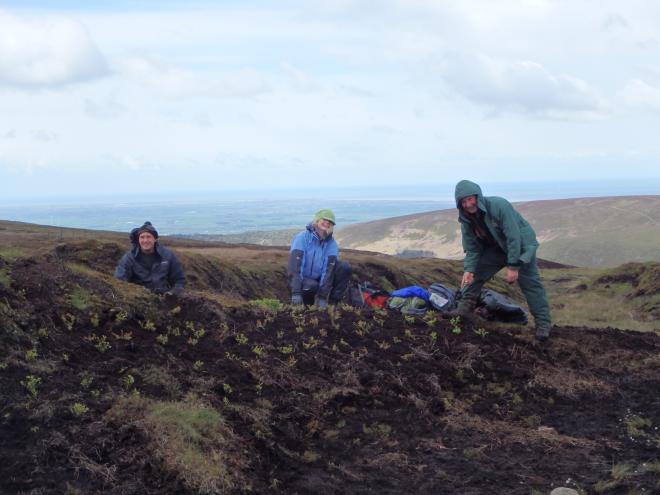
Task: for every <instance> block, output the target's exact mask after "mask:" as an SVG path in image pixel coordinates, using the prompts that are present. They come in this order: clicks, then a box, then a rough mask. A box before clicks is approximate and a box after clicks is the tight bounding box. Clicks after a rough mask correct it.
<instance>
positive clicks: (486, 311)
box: [477, 289, 528, 325]
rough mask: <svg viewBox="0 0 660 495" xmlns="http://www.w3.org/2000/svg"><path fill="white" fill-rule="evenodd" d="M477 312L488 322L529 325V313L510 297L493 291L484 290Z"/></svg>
mask: <svg viewBox="0 0 660 495" xmlns="http://www.w3.org/2000/svg"><path fill="white" fill-rule="evenodd" d="M477 305H478V308H477V311H478V312H479V314H480V315H481V316H482V317H483V318H486V319H487V320H496V321H503V322H505V323H520V324H521V325H526V324H527V320H528V317H527V312H526V311H525V310H524V309H523V308H522V307H521V306H519V305H518V304H516V303H515V302H513V301H512V300H511V299H509V298H508V297H506V296H504V295H502V294H500V293H499V292H495V291H494V290H491V289H482V291H481V295H480V297H479V302H478V304H477Z"/></svg>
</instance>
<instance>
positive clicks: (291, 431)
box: [0, 247, 660, 494]
mask: <svg viewBox="0 0 660 495" xmlns="http://www.w3.org/2000/svg"><path fill="white" fill-rule="evenodd" d="M91 249H92V251H93V250H94V248H93V247H92V248H91ZM60 254H61V253H60ZM66 256H69V255H68V254H67V255H66ZM66 256H65V255H64V254H61V257H62V258H63V259H71V258H67V257H66ZM75 256H77V258H76V260H77V261H78V262H79V261H80V256H79V255H75ZM76 266H78V264H76V265H73V266H72V265H69V264H67V262H61V263H58V262H53V260H52V259H51V260H49V259H48V258H38V259H24V260H18V261H15V262H13V263H12V264H6V265H4V266H2V267H0V268H2V269H3V270H6V271H7V273H8V274H9V275H8V276H9V277H10V278H9V279H7V280H8V283H3V284H0V355H1V356H2V358H1V361H0V390H1V391H2V398H3V400H2V406H1V407H2V415H0V438H2V439H3V442H2V446H1V447H0V492H2V493H8V494H18V493H42V494H55V493H65V492H68V493H110V494H124V493H142V494H167V493H172V494H174V493H200V492H202V493H245V492H252V493H314V494H325V493H327V494H335V493H461V494H482V493H505V492H506V493H512V494H529V493H530V492H532V491H533V490H537V491H539V492H540V493H547V492H549V491H550V490H551V489H552V488H553V487H556V486H570V487H573V488H576V489H580V490H583V491H585V492H589V493H591V492H594V491H598V492H599V493H628V492H629V491H630V490H633V489H636V490H638V491H641V490H645V491H646V492H647V493H652V492H654V491H656V490H659V489H660V485H659V484H658V470H659V469H660V464H659V460H658V450H657V447H658V444H659V442H660V435H659V434H658V425H660V359H659V358H658V356H659V355H660V352H659V351H660V337H659V336H658V335H656V334H653V333H646V334H643V333H637V332H627V331H621V330H616V329H611V328H607V329H600V330H589V329H584V328H572V327H561V328H555V329H553V335H552V338H551V340H550V341H549V342H548V343H546V344H543V345H539V344H536V343H535V342H534V341H533V339H532V337H531V333H530V331H529V330H528V329H525V328H506V327H504V326H502V325H499V326H493V325H491V324H490V323H488V322H483V323H482V324H478V325H477V327H473V326H471V325H462V324H461V323H460V322H451V321H448V320H443V319H441V318H439V317H438V316H437V315H435V314H433V313H429V314H428V315H426V316H425V317H424V318H421V317H414V318H413V317H407V318H404V317H403V316H402V315H399V314H395V313H387V312H384V311H374V310H357V309H354V308H349V307H340V308H336V309H335V310H333V311H326V310H315V309H314V308H310V309H303V308H290V307H285V308H284V309H282V310H279V311H271V310H267V309H260V308H259V307H256V306H254V305H245V306H239V307H234V308H226V307H222V306H219V305H218V304H216V303H214V302H212V301H210V300H208V299H206V298H204V297H200V296H198V295H195V294H187V295H184V296H181V297H179V298H163V297H160V296H155V295H152V294H149V293H147V292H145V291H143V290H142V289H140V288H135V287H134V286H130V285H128V284H123V283H117V282H115V281H113V280H111V279H109V278H108V277H107V273H100V274H98V275H95V274H89V273H86V272H85V271H84V270H81V269H77V268H76ZM390 275H392V274H388V273H386V270H385V271H384V272H383V273H382V276H383V277H384V278H387V277H389V276H390ZM209 460H210V461H212V462H210V461H209Z"/></svg>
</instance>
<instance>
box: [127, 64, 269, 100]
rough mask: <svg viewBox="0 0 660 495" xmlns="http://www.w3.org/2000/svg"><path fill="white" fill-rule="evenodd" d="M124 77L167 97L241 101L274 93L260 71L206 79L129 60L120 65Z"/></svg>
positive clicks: (178, 68) (192, 72)
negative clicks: (262, 94) (268, 92)
mask: <svg viewBox="0 0 660 495" xmlns="http://www.w3.org/2000/svg"><path fill="white" fill-rule="evenodd" d="M118 66H119V70H120V72H121V73H122V74H124V75H125V76H127V77H129V78H130V79H133V80H135V81H138V82H139V83H141V84H143V85H145V86H147V87H150V88H153V89H155V90H156V91H158V92H159V93H160V94H162V95H163V96H165V97H170V98H187V97H196V96H200V97H216V98H223V97H241V98H249V97H253V96H256V95H259V94H261V93H265V92H267V91H269V90H270V86H269V84H268V83H267V81H266V79H265V78H264V77H263V76H262V75H261V74H259V73H258V72H257V71H255V70H252V69H242V70H233V71H227V72H225V73H223V74H221V75H220V76H217V75H214V76H205V75H202V74H198V73H196V72H194V71H192V70H189V69H183V68H180V67H176V66H173V65H171V64H168V63H167V62H165V61H163V60H157V59H155V58H153V57H149V56H142V55H140V56H128V57H124V58H122V59H120V60H119V61H118Z"/></svg>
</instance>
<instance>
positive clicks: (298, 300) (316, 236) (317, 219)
mask: <svg viewBox="0 0 660 495" xmlns="http://www.w3.org/2000/svg"><path fill="white" fill-rule="evenodd" d="M334 226H335V215H334V213H333V212H332V211H331V210H319V211H318V212H316V215H314V221H312V222H311V223H310V224H309V225H307V228H306V229H305V230H303V231H302V232H300V233H299V234H298V235H296V237H294V239H293V242H292V243H291V252H290V253H289V264H288V270H287V271H288V276H289V287H290V289H291V302H292V303H293V304H305V305H311V304H314V299H315V298H316V299H317V304H318V306H319V307H326V306H327V305H328V301H330V302H331V303H337V302H339V301H341V299H342V298H343V297H344V293H345V292H346V289H347V287H348V282H349V280H350V278H351V273H352V270H351V266H350V265H349V264H348V263H347V262H345V261H339V249H338V248H337V243H336V242H335V240H334V239H333V238H332V231H333V228H334Z"/></svg>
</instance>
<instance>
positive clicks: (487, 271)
mask: <svg viewBox="0 0 660 495" xmlns="http://www.w3.org/2000/svg"><path fill="white" fill-rule="evenodd" d="M455 198H456V207H457V208H458V221H459V223H460V224H461V233H462V235H463V250H464V251H465V260H464V261H463V266H464V273H463V280H462V281H461V296H462V297H461V300H460V302H459V305H458V309H457V310H456V313H457V314H460V315H471V314H472V312H473V311H474V307H475V305H476V301H477V299H478V297H479V295H480V293H481V288H482V287H483V285H484V284H485V283H486V282H487V281H488V280H490V279H491V278H492V277H493V276H494V275H495V274H496V273H497V272H498V271H500V270H501V269H502V268H505V267H506V276H505V279H506V281H507V282H508V283H510V284H513V283H515V282H518V285H519V286H520V289H521V290H522V292H523V294H525V298H526V299H527V305H528V306H529V310H530V311H531V313H532V315H533V316H534V322H535V324H536V338H537V339H538V340H541V341H543V340H546V339H547V338H548V337H549V336H550V328H551V326H552V321H551V318H550V306H549V304H548V298H547V297H546V294H545V288H544V287H543V283H542V282H541V276H540V274H539V270H538V268H537V266H536V248H538V245H539V243H538V241H537V240H536V233H535V232H534V229H532V226H531V225H530V224H529V223H528V222H527V220H525V219H524V218H523V217H522V215H520V213H518V212H517V211H516V210H515V209H514V208H513V206H512V205H511V203H509V202H508V201H507V200H506V199H504V198H500V197H497V196H488V197H485V196H484V195H483V194H482V193H481V188H480V187H479V185H477V184H475V183H474V182H470V181H469V180H462V181H460V182H459V183H458V184H456V191H455Z"/></svg>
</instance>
